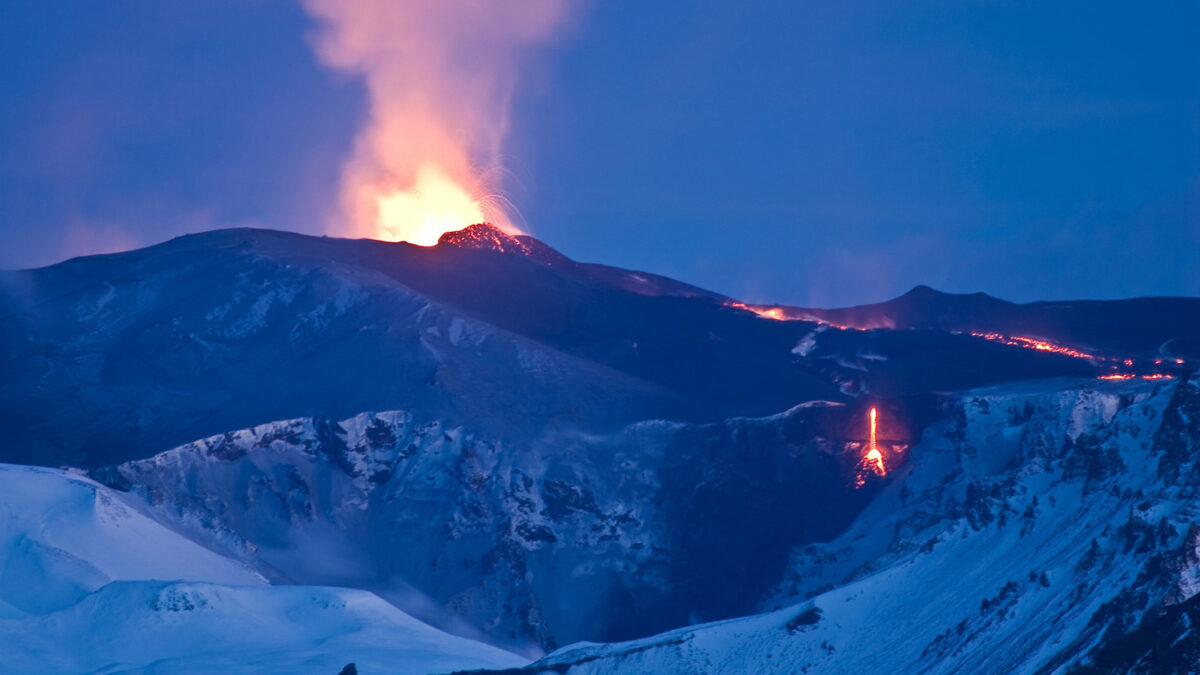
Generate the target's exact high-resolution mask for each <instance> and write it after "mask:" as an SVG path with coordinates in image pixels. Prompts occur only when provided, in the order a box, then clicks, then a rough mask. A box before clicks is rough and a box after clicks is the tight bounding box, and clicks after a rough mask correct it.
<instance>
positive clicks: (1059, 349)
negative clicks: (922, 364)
mask: <svg viewBox="0 0 1200 675" xmlns="http://www.w3.org/2000/svg"><path fill="white" fill-rule="evenodd" d="M971 336H972V337H977V338H983V339H984V340H991V341H992V342H1001V343H1003V344H1006V345H1008V346H1010V347H1024V348H1025V349H1035V350H1037V351H1039V352H1052V353H1054V354H1062V355H1063V356H1071V357H1074V358H1077V359H1093V360H1094V359H1095V358H1096V357H1094V356H1092V355H1091V354H1088V353H1087V352H1081V351H1079V350H1078V349H1071V348H1070V347H1064V346H1062V345H1056V344H1054V343H1053V342H1050V341H1049V340H1042V339H1040V338H1031V337H1023V336H1020V335H1013V336H1008V335H1004V334H1003V333H981V332H977V331H971Z"/></svg>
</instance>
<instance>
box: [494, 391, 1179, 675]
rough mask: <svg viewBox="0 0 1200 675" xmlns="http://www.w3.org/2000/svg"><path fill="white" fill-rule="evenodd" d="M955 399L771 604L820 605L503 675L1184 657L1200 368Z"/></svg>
mask: <svg viewBox="0 0 1200 675" xmlns="http://www.w3.org/2000/svg"><path fill="white" fill-rule="evenodd" d="M948 412H949V413H950V414H949V415H948V417H947V418H946V420H945V421H943V422H941V423H938V424H936V425H934V426H932V427H930V429H929V431H928V432H927V433H926V435H925V437H924V438H923V439H922V441H921V442H920V443H919V444H918V445H917V446H916V447H914V448H913V451H912V455H913V460H912V462H911V463H910V464H909V465H908V467H907V468H906V469H904V471H903V475H901V476H898V477H897V481H896V482H895V483H894V484H892V485H891V486H890V487H889V488H888V489H887V490H886V491H885V492H884V493H883V494H881V495H880V497H879V498H878V499H876V500H875V501H874V502H873V503H872V504H871V506H870V507H869V508H868V509H867V510H866V511H864V513H863V514H862V515H861V516H860V517H859V518H858V519H857V520H856V521H855V523H854V525H853V526H852V527H851V528H850V529H849V530H848V531H847V532H846V534H844V535H842V536H841V537H840V538H838V539H837V540H836V541H834V542H831V543H829V544H825V545H809V546H806V547H803V548H800V549H797V550H796V551H795V554H794V558H793V563H792V570H793V577H792V579H791V580H790V581H788V582H785V583H784V584H782V585H781V586H780V588H779V592H778V600H777V601H776V602H779V603H781V604H782V603H786V601H787V600H786V599H787V598H789V597H790V598H794V597H796V595H797V594H798V595H799V596H800V597H801V598H802V597H804V596H805V595H811V596H812V599H811V600H808V601H804V602H802V603H800V604H795V605H792V606H789V607H787V608H785V609H780V610H777V611H773V612H770V613H766V614H761V615H757V616H752V617H748V618H744V619H737V620H732V621H725V622H720V623H715V624H708V625H703V626H694V627H689V628H684V629H681V630H677V631H673V632H670V633H666V634H663V635H660V636H656V637H653V638H648V639H645V640H640V641H635V642H629V643H621V644H612V645H586V644H584V645H575V646H570V647H567V648H564V649H563V650H560V651H559V652H556V653H554V654H552V655H550V656H548V657H546V658H545V659H543V660H542V661H539V662H538V663H535V664H532V665H530V666H528V667H523V668H519V669H515V670H513V671H507V672H529V673H542V672H546V673H549V672H560V673H561V672H568V671H569V672H571V673H579V674H584V673H624V672H656V673H696V672H762V673H770V672H778V673H793V672H808V673H823V672H828V673H837V672H1006V673H1034V672H1060V671H1062V670H1064V669H1066V668H1068V667H1069V666H1072V665H1073V664H1075V665H1087V664H1089V663H1090V664H1093V665H1094V667H1095V668H1096V672H1114V671H1115V672H1124V670H1123V669H1122V670H1117V669H1119V668H1122V666H1121V665H1120V664H1122V663H1124V664H1126V667H1129V668H1133V669H1135V670H1137V671H1138V672H1161V669H1162V668H1166V667H1167V666H1168V665H1169V664H1171V663H1178V660H1177V659H1178V656H1179V654H1178V653H1176V652H1174V651H1172V650H1171V649H1170V648H1167V647H1166V646H1165V645H1164V644H1162V643H1161V641H1154V640H1153V638H1152V637H1151V634H1150V633H1149V632H1148V631H1150V630H1153V628H1152V627H1154V626H1158V627H1160V628H1163V627H1168V626H1170V627H1171V629H1172V630H1173V631H1174V633H1173V635H1174V637H1173V638H1172V639H1174V640H1176V641H1177V642H1178V641H1179V640H1184V639H1190V637H1189V636H1190V635H1191V634H1192V632H1191V631H1192V629H1190V628H1188V627H1187V623H1186V622H1187V619H1186V617H1184V616H1182V615H1184V614H1187V613H1190V612H1192V611H1193V610H1192V609H1189V608H1190V607H1192V606H1193V604H1194V603H1192V602H1190V601H1191V600H1192V598H1194V597H1195V595H1196V593H1197V590H1200V584H1197V583H1196V581H1195V580H1196V579H1197V578H1198V576H1197V575H1198V574H1200V572H1198V570H1200V567H1198V563H1197V562H1196V561H1197V559H1198V557H1197V554H1196V552H1195V551H1196V546H1197V545H1198V542H1200V534H1197V533H1198V532H1200V524H1198V523H1197V518H1198V517H1200V514H1198V512H1197V509H1196V502H1195V495H1196V494H1197V489H1200V470H1198V467H1200V462H1197V459H1196V458H1197V456H1198V455H1197V454H1196V450H1197V449H1198V446H1200V443H1198V440H1200V426H1198V424H1200V415H1197V413H1200V378H1197V379H1193V380H1191V381H1189V382H1183V383H1168V384H1156V383H1137V384H1128V383H1113V384H1108V383H1105V384H1103V385H1095V384H1090V383H1089V384H1082V385H1081V384H1078V383H1075V384H1072V383H1065V382H1045V383H1030V384H1026V385H1018V386H1010V385H1005V386H1001V387H994V388H991V389H987V390H979V391H972V392H966V393H964V394H963V395H961V396H959V397H957V398H956V400H955V403H954V404H953V406H952V407H950V408H949V410H948ZM793 602H794V601H793ZM1181 603H1183V604H1181ZM1181 621H1182V622H1183V623H1182V626H1180V625H1179V624H1180V622H1181ZM1142 625H1144V626H1146V628H1140V627H1139V626H1142ZM1189 644H1190V643H1189ZM1189 648H1190V647H1189ZM1196 665H1197V664H1195V663H1191V665H1190V666H1189V667H1190V668H1192V669H1194V667H1195V666H1196Z"/></svg>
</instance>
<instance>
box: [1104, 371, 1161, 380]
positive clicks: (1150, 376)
mask: <svg viewBox="0 0 1200 675" xmlns="http://www.w3.org/2000/svg"><path fill="white" fill-rule="evenodd" d="M1174 377H1175V376H1174V375H1168V374H1167V373H1146V374H1144V375H1136V374H1134V373H1112V374H1110V375H1101V376H1100V379H1101V380H1133V379H1137V378H1141V379H1143V380H1170V379H1173V378H1174Z"/></svg>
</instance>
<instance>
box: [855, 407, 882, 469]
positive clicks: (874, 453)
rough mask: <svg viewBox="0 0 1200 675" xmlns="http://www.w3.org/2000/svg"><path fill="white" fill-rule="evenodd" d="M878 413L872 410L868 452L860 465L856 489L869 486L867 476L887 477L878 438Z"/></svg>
mask: <svg viewBox="0 0 1200 675" xmlns="http://www.w3.org/2000/svg"><path fill="white" fill-rule="evenodd" d="M878 414H879V413H878V411H877V410H876V409H875V408H871V412H870V420H871V435H870V440H869V441H867V452H866V453H865V454H864V455H863V458H862V460H861V461H860V462H859V463H858V475H857V476H855V479H854V487H856V488H860V487H862V486H864V485H866V484H867V476H868V475H870V474H875V475H876V476H879V477H883V476H886V475H887V467H885V466H884V464H883V453H882V452H881V451H880V450H879V442H878V440H877V436H876V425H875V422H876V418H877V417H878Z"/></svg>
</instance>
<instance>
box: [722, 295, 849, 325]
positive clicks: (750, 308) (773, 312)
mask: <svg viewBox="0 0 1200 675" xmlns="http://www.w3.org/2000/svg"><path fill="white" fill-rule="evenodd" d="M725 306H726V307H733V308H734V309H743V310H745V311H747V312H753V313H755V314H757V315H759V316H760V317H762V318H764V319H770V320H772V321H808V322H810V323H819V324H821V325H822V326H829V327H830V328H836V329H838V330H867V329H865V328H855V327H853V326H843V325H841V324H837V323H830V322H829V321H826V320H824V319H821V318H818V317H816V316H813V315H811V314H808V313H798V314H793V315H790V316H789V315H788V313H787V311H785V310H784V308H783V307H778V306H771V305H750V304H746V303H744V302H728V303H726V304H725Z"/></svg>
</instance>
